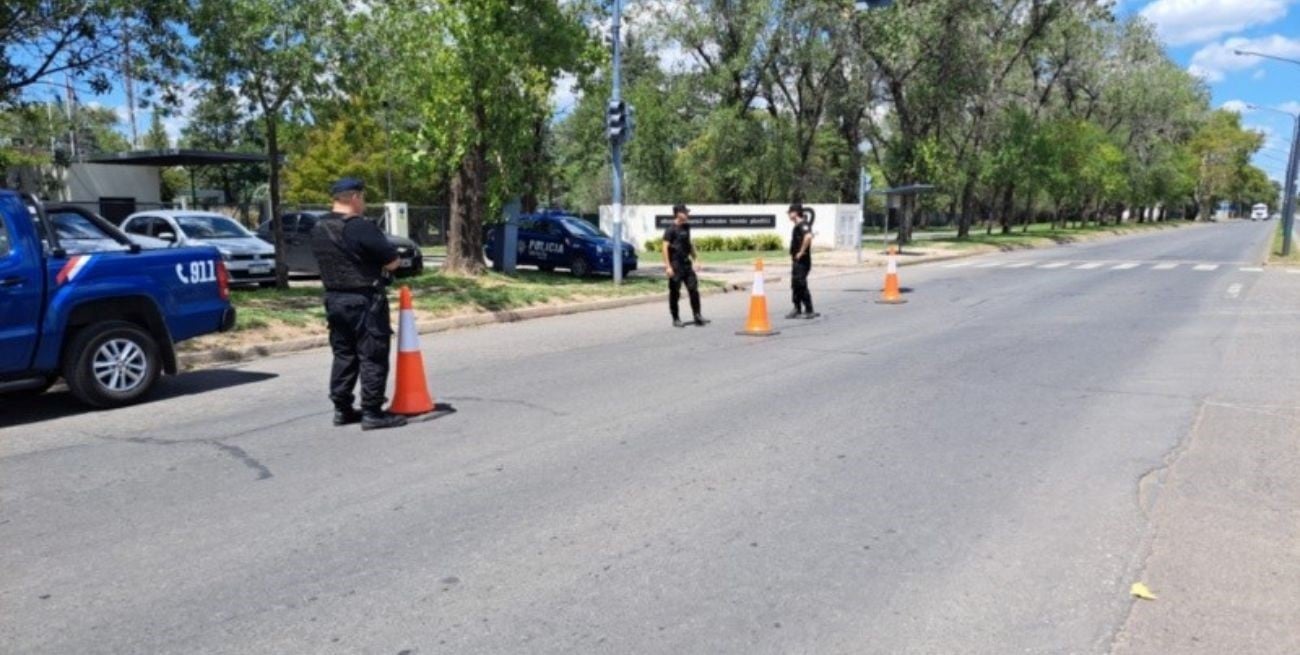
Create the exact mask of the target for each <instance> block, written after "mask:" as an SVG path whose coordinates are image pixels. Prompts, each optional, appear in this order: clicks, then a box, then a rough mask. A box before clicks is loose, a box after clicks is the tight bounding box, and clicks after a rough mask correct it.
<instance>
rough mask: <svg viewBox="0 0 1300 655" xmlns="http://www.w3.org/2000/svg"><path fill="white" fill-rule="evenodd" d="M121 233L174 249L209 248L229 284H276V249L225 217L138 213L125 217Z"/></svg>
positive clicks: (199, 213)
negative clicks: (218, 257) (218, 259)
mask: <svg viewBox="0 0 1300 655" xmlns="http://www.w3.org/2000/svg"><path fill="white" fill-rule="evenodd" d="M122 230H123V231H124V232H126V233H127V234H139V235H144V236H150V237H154V238H156V239H162V240H163V241H167V242H169V243H172V244H174V245H177V246H212V247H214V248H216V249H217V250H218V251H220V252H221V258H222V259H223V260H225V262H226V270H227V271H229V272H230V282H231V284H260V285H262V286H264V287H269V286H272V285H274V284H275V248H273V247H272V246H271V245H269V244H267V243H266V242H265V241H262V240H261V239H259V238H257V235H255V234H253V233H252V232H250V231H249V230H248V228H245V227H244V226H243V225H240V224H239V223H238V222H237V221H235V220H234V219H232V218H230V217H228V216H224V215H222V214H217V213H213V212H202V211H190V210H165V211H147V212H137V213H135V214H131V215H130V216H128V217H126V220H125V221H123V222H122Z"/></svg>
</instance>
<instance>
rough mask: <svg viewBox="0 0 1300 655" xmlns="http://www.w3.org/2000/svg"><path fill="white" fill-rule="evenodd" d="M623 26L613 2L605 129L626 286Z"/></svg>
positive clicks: (617, 266)
mask: <svg viewBox="0 0 1300 655" xmlns="http://www.w3.org/2000/svg"><path fill="white" fill-rule="evenodd" d="M622 23H623V0H614V16H613V25H612V29H611V30H610V33H611V36H612V38H613V41H614V62H613V68H614V70H613V75H612V77H611V85H610V86H611V91H610V97H609V109H608V112H607V114H606V129H607V132H608V135H609V145H610V151H611V152H610V154H611V155H612V156H613V162H614V180H613V183H614V184H613V189H612V193H611V194H610V195H611V196H612V198H611V205H612V207H611V209H612V210H613V212H614V253H613V254H614V284H616V285H618V284H622V283H623V144H624V143H626V142H627V140H628V138H629V137H630V136H631V128H632V126H631V124H630V121H629V117H628V114H629V112H628V107H627V105H626V104H624V102H623V89H622V86H621V84H622V79H621V77H622V68H623V45H622V39H621V38H620V36H619V31H620V28H621V27H622Z"/></svg>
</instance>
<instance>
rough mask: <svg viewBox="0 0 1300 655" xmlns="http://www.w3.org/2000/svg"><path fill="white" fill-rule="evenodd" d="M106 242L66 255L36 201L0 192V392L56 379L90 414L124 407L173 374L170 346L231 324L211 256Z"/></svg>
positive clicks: (120, 238) (210, 252) (223, 276)
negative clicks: (92, 409)
mask: <svg viewBox="0 0 1300 655" xmlns="http://www.w3.org/2000/svg"><path fill="white" fill-rule="evenodd" d="M110 237H111V238H112V239H113V240H115V241H117V246H118V247H105V248H102V249H100V248H75V249H74V248H71V247H69V246H68V245H67V244H63V243H61V241H60V239H59V231H58V230H57V229H55V225H54V223H53V222H52V221H51V220H50V219H49V217H47V216H46V214H45V209H44V207H42V206H41V204H40V203H39V202H38V201H36V200H35V199H34V198H30V197H24V196H20V195H19V194H17V193H15V192H13V191H5V190H0V393H8V394H33V393H41V392H44V391H45V390H46V389H48V388H49V387H50V386H52V385H53V384H54V383H55V382H56V381H57V380H58V379H59V378H63V380H64V381H65V382H66V383H67V385H68V388H69V389H70V390H71V391H72V393H73V395H75V396H76V397H77V398H78V399H80V400H81V401H83V402H85V403H86V404H88V405H91V406H93V407H116V406H119V405H125V404H129V403H131V402H134V401H137V400H139V399H141V398H142V397H143V396H144V395H145V394H146V393H147V392H148V391H149V389H150V388H151V387H152V386H153V385H154V383H155V382H156V381H157V380H158V377H159V375H160V374H161V373H163V372H166V373H175V372H176V368H177V367H176V351H175V348H174V344H175V343H176V342H179V341H183V340H185V339H189V338H192V337H197V336H199V335H202V334H207V333H210V332H217V331H220V330H228V329H230V328H231V327H232V326H233V325H234V322H235V310H234V308H232V307H231V306H230V287H229V282H230V279H229V276H228V274H227V273H226V270H225V267H224V266H223V265H222V262H221V255H220V253H218V252H217V250H216V249H215V248H212V247H202V248H168V249H159V250H153V249H149V250H145V249H142V248H141V247H140V245H139V244H138V243H136V242H134V241H132V240H130V239H129V238H127V236H126V235H124V234H122V233H121V232H119V231H117V230H113V232H111V233H110ZM5 402H13V400H12V398H0V403H5Z"/></svg>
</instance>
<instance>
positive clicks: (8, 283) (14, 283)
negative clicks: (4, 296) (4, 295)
mask: <svg viewBox="0 0 1300 655" xmlns="http://www.w3.org/2000/svg"><path fill="white" fill-rule="evenodd" d="M26 281H27V278H25V277H20V276H17V275H15V276H13V277H7V278H5V279H3V280H0V287H20V286H22V285H23V283H24V282H26Z"/></svg>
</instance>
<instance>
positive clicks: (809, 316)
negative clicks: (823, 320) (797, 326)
mask: <svg viewBox="0 0 1300 655" xmlns="http://www.w3.org/2000/svg"><path fill="white" fill-rule="evenodd" d="M818 316H821V314H818V313H817V312H814V311H812V310H809V311H808V313H806V314H804V315H803V318H817V317H818Z"/></svg>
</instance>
